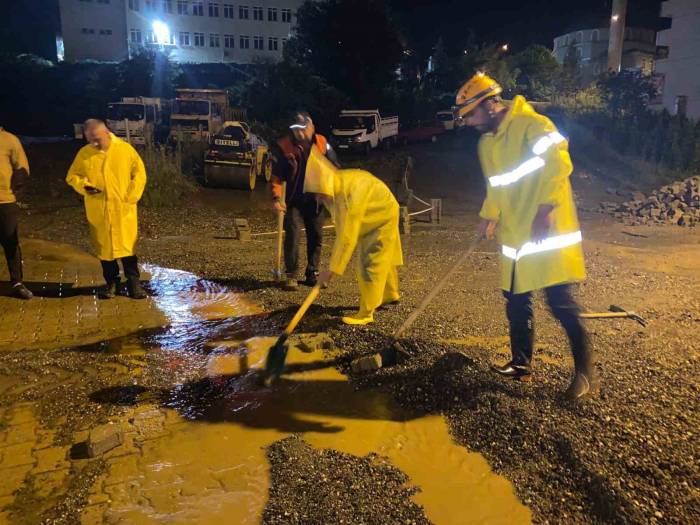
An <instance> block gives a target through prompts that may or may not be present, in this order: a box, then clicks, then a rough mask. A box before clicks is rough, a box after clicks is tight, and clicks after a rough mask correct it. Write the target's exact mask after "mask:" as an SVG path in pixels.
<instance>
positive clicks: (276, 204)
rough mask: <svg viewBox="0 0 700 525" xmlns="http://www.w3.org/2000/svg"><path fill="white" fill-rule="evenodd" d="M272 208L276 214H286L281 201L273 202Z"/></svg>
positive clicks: (285, 206) (285, 208)
mask: <svg viewBox="0 0 700 525" xmlns="http://www.w3.org/2000/svg"><path fill="white" fill-rule="evenodd" d="M272 207H273V208H274V210H275V211H276V212H278V213H279V212H281V213H287V205H286V204H285V203H284V202H282V201H274V202H273V203H272Z"/></svg>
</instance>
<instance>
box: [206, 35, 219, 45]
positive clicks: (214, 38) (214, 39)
mask: <svg viewBox="0 0 700 525" xmlns="http://www.w3.org/2000/svg"><path fill="white" fill-rule="evenodd" d="M209 47H221V40H220V38H219V34H218V33H209Z"/></svg>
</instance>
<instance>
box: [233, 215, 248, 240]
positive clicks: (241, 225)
mask: <svg viewBox="0 0 700 525" xmlns="http://www.w3.org/2000/svg"><path fill="white" fill-rule="evenodd" d="M233 227H234V228H235V231H236V238H237V239H238V240H239V241H249V240H251V238H252V237H251V231H250V225H249V224H248V220H247V219H240V218H238V219H234V220H233Z"/></svg>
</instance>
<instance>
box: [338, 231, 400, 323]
mask: <svg viewBox="0 0 700 525" xmlns="http://www.w3.org/2000/svg"><path fill="white" fill-rule="evenodd" d="M385 250H386V246H385V245H384V244H383V243H382V241H381V237H380V236H379V232H375V233H374V235H369V236H366V237H360V239H359V241H358V243H357V254H356V260H355V276H356V277H357V284H358V287H359V289H360V309H359V310H358V312H357V314H355V315H354V316H352V317H343V322H344V323H346V324H368V323H371V322H372V321H374V311H375V310H376V309H377V308H379V307H380V306H381V305H382V303H383V299H384V290H385V289H386V283H387V277H388V275H389V273H390V270H391V265H390V262H391V257H390V254H387V253H384V251H385Z"/></svg>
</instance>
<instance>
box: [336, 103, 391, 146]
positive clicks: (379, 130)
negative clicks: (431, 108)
mask: <svg viewBox="0 0 700 525" xmlns="http://www.w3.org/2000/svg"><path fill="white" fill-rule="evenodd" d="M398 134H399V117H385V118H382V116H381V115H380V114H379V110H378V109H359V110H358V109H353V110H343V111H341V112H340V115H339V116H338V121H337V122H336V124H335V126H333V130H332V131H331V135H332V141H333V143H334V145H335V146H336V147H337V148H338V149H339V150H353V151H361V152H363V153H369V152H370V150H373V149H375V148H376V147H378V146H379V145H382V146H384V147H385V148H389V147H390V146H392V145H393V144H394V143H396V139H397V136H398Z"/></svg>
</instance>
